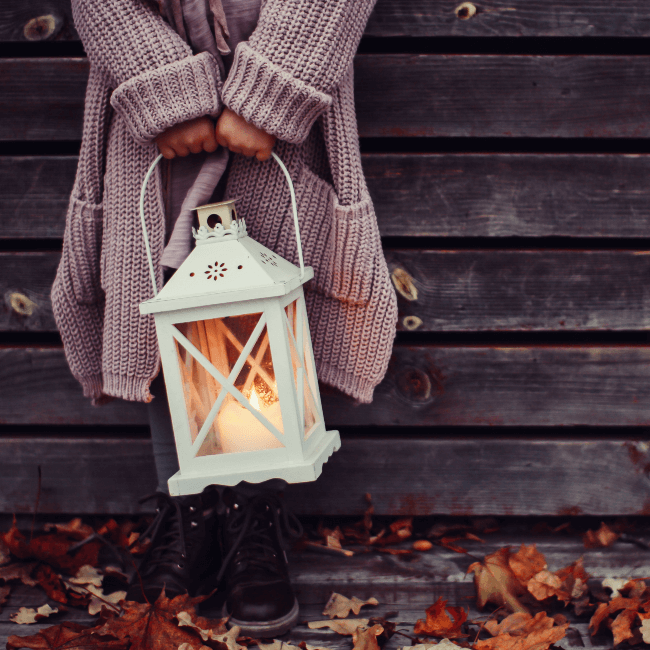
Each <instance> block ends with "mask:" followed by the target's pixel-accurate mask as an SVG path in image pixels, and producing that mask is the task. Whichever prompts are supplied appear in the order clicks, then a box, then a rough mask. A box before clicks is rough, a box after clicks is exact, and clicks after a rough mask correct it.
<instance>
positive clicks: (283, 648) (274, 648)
mask: <svg viewBox="0 0 650 650" xmlns="http://www.w3.org/2000/svg"><path fill="white" fill-rule="evenodd" d="M305 646H306V644H305ZM257 647H258V648H259V649H260V650H300V648H299V647H298V646H295V645H290V644H289V643H285V642H284V641H278V640H277V639H274V640H273V643H262V642H261V641H258V642H257ZM306 647H307V646H306ZM179 650H180V648H179Z"/></svg>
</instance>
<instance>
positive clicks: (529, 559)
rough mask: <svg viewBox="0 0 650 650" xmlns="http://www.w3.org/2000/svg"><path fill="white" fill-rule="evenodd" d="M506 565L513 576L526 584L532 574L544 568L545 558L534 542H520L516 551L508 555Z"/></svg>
mask: <svg viewBox="0 0 650 650" xmlns="http://www.w3.org/2000/svg"><path fill="white" fill-rule="evenodd" d="M508 565H509V566H510V569H511V570H512V573H513V574H514V576H515V578H517V580H519V582H521V584H522V585H524V586H526V584H527V583H528V581H529V580H530V579H531V578H532V577H533V576H534V575H536V574H537V573H539V572H540V571H542V570H544V569H546V558H545V557H544V555H543V554H542V553H540V552H539V551H538V550H537V547H536V546H535V544H531V545H530V546H526V545H525V544H522V545H521V548H520V549H519V550H518V551H517V552H516V553H513V554H511V555H510V557H509V558H508Z"/></svg>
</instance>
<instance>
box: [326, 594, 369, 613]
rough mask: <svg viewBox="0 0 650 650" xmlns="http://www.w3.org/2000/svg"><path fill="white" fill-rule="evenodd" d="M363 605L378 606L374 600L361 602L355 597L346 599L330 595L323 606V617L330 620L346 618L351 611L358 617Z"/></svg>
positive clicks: (338, 595) (339, 595)
mask: <svg viewBox="0 0 650 650" xmlns="http://www.w3.org/2000/svg"><path fill="white" fill-rule="evenodd" d="M364 605H379V601H378V600H377V599H376V598H369V599H368V600H361V599H359V598H357V597H356V596H353V597H352V598H346V597H345V596H342V595H341V594H337V593H332V595H331V596H330V598H329V600H328V601H327V604H326V605H325V609H324V610H323V616H329V617H330V618H347V617H348V616H349V615H350V612H351V611H352V612H354V614H355V615H356V616H358V615H359V612H360V611H361V608H362V607H363V606H364Z"/></svg>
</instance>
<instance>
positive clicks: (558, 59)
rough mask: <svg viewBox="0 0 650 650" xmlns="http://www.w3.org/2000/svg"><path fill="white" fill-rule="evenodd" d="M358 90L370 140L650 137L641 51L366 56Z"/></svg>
mask: <svg viewBox="0 0 650 650" xmlns="http://www.w3.org/2000/svg"><path fill="white" fill-rule="evenodd" d="M398 89H399V90H398ZM355 95H356V102H357V111H358V113H357V115H358V120H359V133H360V135H361V136H365V137H391V136H402V137H404V136H406V137H408V136H420V137H437V136H446V137H508V138H509V137H531V138H542V137H545V138H557V137H563V138H591V137H600V138H611V137H617V138H631V137H647V136H648V135H649V134H650V121H649V120H648V117H647V110H646V107H647V105H648V100H650V67H648V66H647V65H646V62H645V61H644V60H643V58H642V57H628V56H620V57H613V56H496V55H495V56H485V55H481V56H479V55H467V56H466V55H449V56H446V55H416V54H414V55H403V54H402V55H397V54H396V55H383V54H377V55H365V56H358V57H357V58H356V61H355Z"/></svg>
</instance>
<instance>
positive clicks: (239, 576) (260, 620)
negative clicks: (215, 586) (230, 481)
mask: <svg viewBox="0 0 650 650" xmlns="http://www.w3.org/2000/svg"><path fill="white" fill-rule="evenodd" d="M222 498H223V501H224V503H225V505H226V514H225V523H224V525H223V527H222V540H223V550H222V553H223V556H224V562H223V567H222V570H221V572H220V575H224V577H225V589H226V592H227V598H226V602H225V604H224V616H229V617H230V619H229V621H228V625H229V626H233V625H238V626H239V627H241V629H242V634H243V635H245V636H252V637H255V638H269V637H273V636H278V635H281V634H284V633H285V632H287V631H289V630H290V629H291V628H292V627H293V625H295V623H296V621H297V620H298V601H297V600H296V597H295V596H294V593H293V589H292V588H291V583H290V582H289V574H288V570H287V556H286V553H285V540H284V536H285V535H287V536H289V537H294V538H295V537H299V536H300V535H302V526H301V525H300V522H299V521H298V520H297V519H296V517H295V516H294V515H292V514H289V513H288V512H287V510H286V508H285V507H284V505H283V504H282V502H281V500H280V498H279V496H277V495H275V494H259V495H256V496H252V497H250V496H244V495H242V494H240V493H238V492H236V491H234V490H226V491H225V492H224V494H223V496H222Z"/></svg>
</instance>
